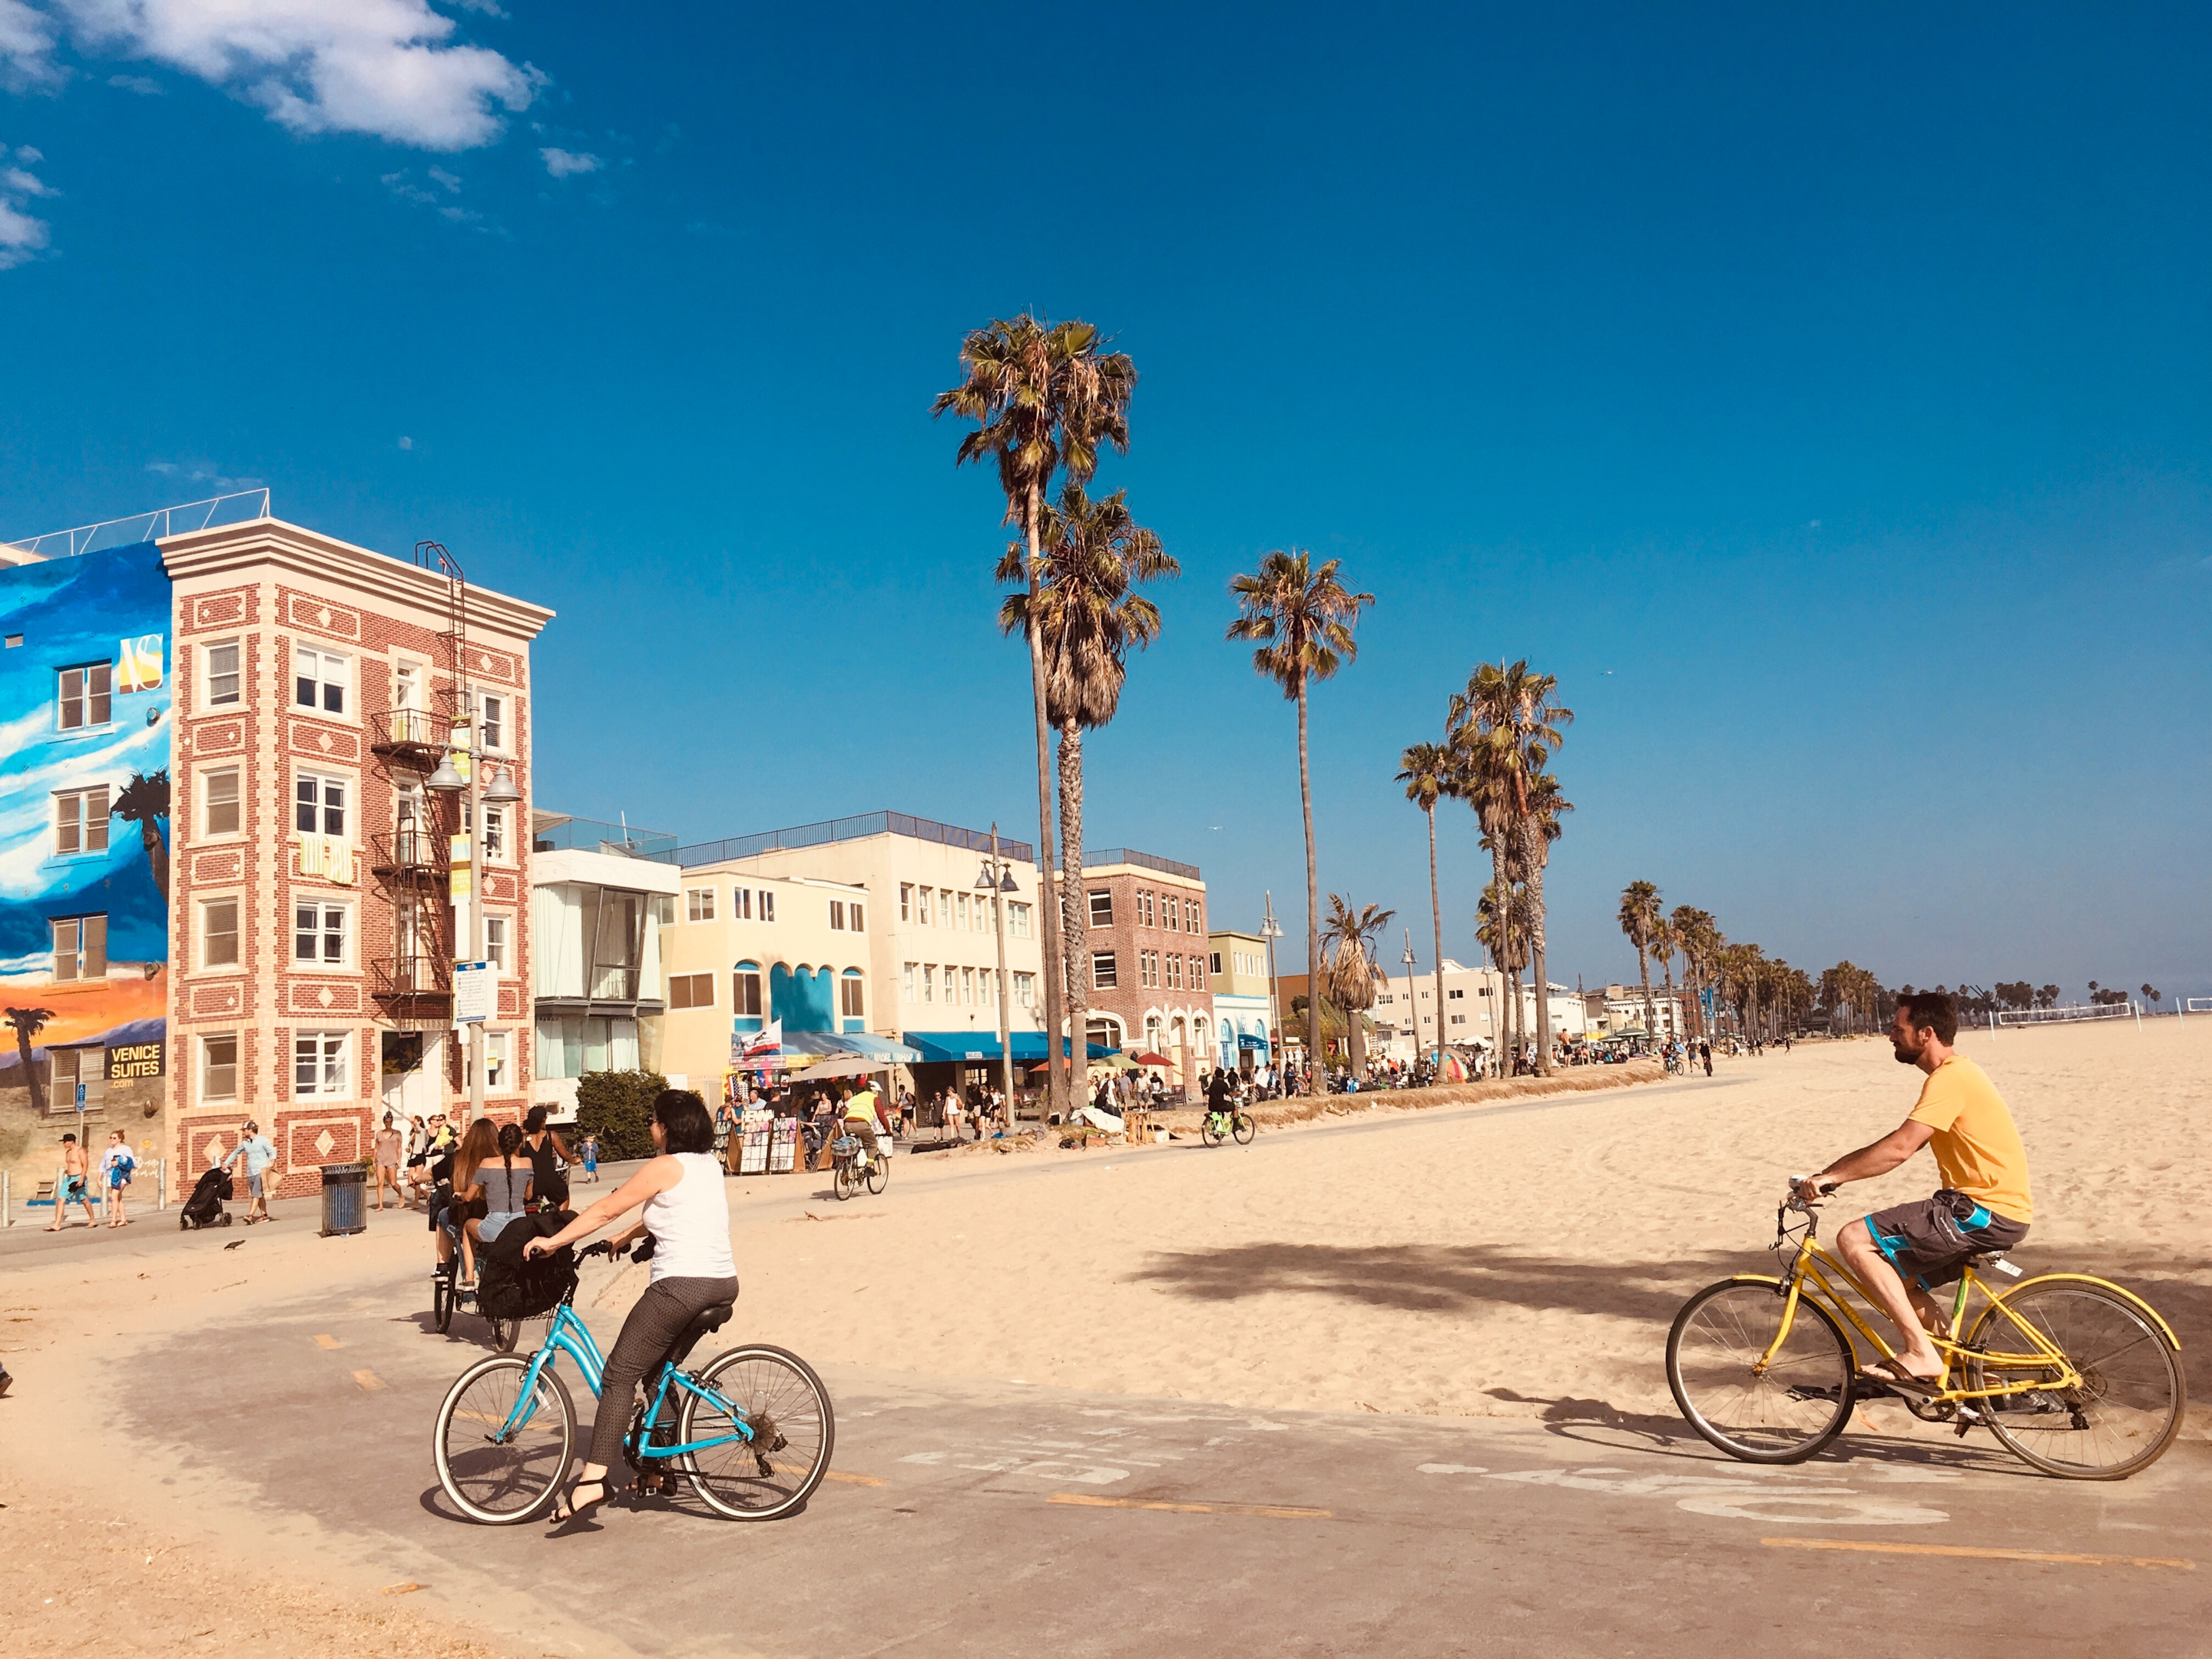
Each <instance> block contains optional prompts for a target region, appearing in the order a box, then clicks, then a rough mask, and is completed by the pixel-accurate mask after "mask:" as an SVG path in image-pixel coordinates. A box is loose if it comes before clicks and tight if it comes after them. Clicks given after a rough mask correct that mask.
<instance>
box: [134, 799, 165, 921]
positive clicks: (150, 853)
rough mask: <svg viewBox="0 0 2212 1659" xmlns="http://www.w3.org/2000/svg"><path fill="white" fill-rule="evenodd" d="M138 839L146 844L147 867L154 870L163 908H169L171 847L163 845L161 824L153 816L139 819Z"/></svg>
mask: <svg viewBox="0 0 2212 1659" xmlns="http://www.w3.org/2000/svg"><path fill="white" fill-rule="evenodd" d="M138 839H139V840H140V841H142V842H144V843H145V844H146V867H147V868H148V869H149V870H150V871H152V872H154V889H155V891H156V892H158V893H160V894H161V908H163V909H164V910H166V909H167V908H169V849H168V848H166V847H164V846H162V845H161V824H160V823H158V822H157V821H155V819H153V818H141V819H139V820H138Z"/></svg>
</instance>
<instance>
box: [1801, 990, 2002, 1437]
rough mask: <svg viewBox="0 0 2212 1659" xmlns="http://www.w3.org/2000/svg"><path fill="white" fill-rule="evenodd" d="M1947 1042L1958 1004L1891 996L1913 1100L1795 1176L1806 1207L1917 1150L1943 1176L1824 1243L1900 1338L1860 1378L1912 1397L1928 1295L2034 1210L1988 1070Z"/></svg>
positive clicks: (1932, 1309)
mask: <svg viewBox="0 0 2212 1659" xmlns="http://www.w3.org/2000/svg"><path fill="white" fill-rule="evenodd" d="M1958 1035H1959V1005H1958V1003H1957V1002H1956V1001H1955V1000H1954V999H1952V998H1951V997H1949V996H1947V995H1945V994H1942V993H1941V992H1936V991H1919V992H1916V993H1914V994H1912V995H1911V996H1909V997H1899V999H1898V1000H1897V1017H1896V1018H1895V1020H1894V1021H1893V1022H1892V1024H1891V1025H1890V1030H1889V1042H1890V1048H1891V1049H1892V1050H1893V1052H1894V1054H1895V1055H1896V1058H1897V1061H1898V1063H1899V1065H1901V1066H1918V1067H1919V1068H1920V1070H1921V1071H1922V1072H1923V1073H1925V1074H1926V1077H1927V1081H1926V1082H1924V1083H1923V1084H1922V1085H1920V1099H1919V1102H1918V1103H1917V1104H1916V1105H1915V1106H1914V1107H1913V1109H1912V1112H1911V1115H1910V1116H1909V1117H1907V1118H1906V1119H1905V1121H1904V1122H1902V1123H1900V1124H1899V1125H1898V1126H1897V1127H1895V1128H1894V1129H1893V1130H1891V1131H1890V1132H1889V1133H1887V1134H1886V1135H1884V1136H1883V1137H1882V1138H1881V1139H1880V1140H1877V1141H1875V1143H1874V1144H1873V1145H1872V1146H1862V1147H1861V1148H1859V1150H1858V1151H1857V1152H1852V1153H1850V1155H1849V1156H1847V1157H1844V1158H1838V1159H1837V1160H1836V1161H1835V1162H1834V1163H1833V1164H1830V1165H1829V1166H1828V1167H1827V1168H1826V1169H1825V1170H1821V1171H1820V1174H1818V1175H1816V1176H1808V1177H1807V1178H1805V1179H1803V1180H1801V1181H1800V1182H1798V1183H1797V1189H1796V1190H1797V1196H1798V1197H1800V1198H1802V1199H1807V1200H1810V1199H1812V1198H1814V1197H1817V1196H1818V1195H1819V1194H1820V1192H1821V1191H1822V1189H1824V1188H1828V1187H1832V1186H1841V1185H1842V1184H1843V1183H1844V1182H1846V1181H1865V1180H1869V1179H1870V1178H1871V1177H1873V1176H1878V1175H1887V1173H1888V1172H1889V1171H1890V1170H1894V1169H1895V1168H1897V1166H1898V1165H1899V1164H1902V1163H1904V1162H1905V1160H1906V1159H1907V1158H1911V1156H1912V1155H1913V1154H1914V1153H1915V1152H1918V1151H1919V1150H1920V1149H1921V1148H1922V1147H1923V1146H1930V1147H1931V1148H1932V1150H1933V1151H1934V1152H1935V1154H1936V1171H1937V1173H1938V1174H1940V1175H1941V1176H1942V1179H1943V1186H1942V1190H1941V1191H1939V1192H1938V1193H1937V1194H1936V1196H1935V1197H1933V1198H1924V1199H1921V1200H1917V1201H1916V1202H1913V1203H1911V1204H1899V1205H1898V1206H1895V1207H1894V1208H1893V1209H1887V1210H1876V1211H1875V1212H1874V1213H1873V1214H1872V1215H1869V1216H1866V1217H1863V1218H1861V1219H1859V1220H1857V1221H1854V1222H1852V1223H1851V1224H1850V1225H1849V1226H1847V1227H1845V1228H1844V1230H1843V1231H1842V1232H1841V1233H1839V1234H1838V1235H1837V1237H1836V1249H1837V1251H1838V1254H1839V1255H1842V1257H1843V1258H1844V1262H1845V1264H1846V1265H1848V1266H1849V1267H1850V1270H1851V1271H1852V1272H1853V1273H1857V1275H1858V1278H1859V1282H1860V1283H1861V1284H1863V1285H1865V1286H1866V1287H1867V1289H1868V1290H1869V1291H1872V1292H1873V1293H1874V1299H1875V1301H1876V1302H1877V1303H1879V1304H1881V1310H1882V1311H1883V1312H1884V1313H1886V1314H1887V1315H1888V1316H1889V1318H1890V1322H1891V1323H1893V1324H1894V1325H1895V1326H1896V1327H1897V1328H1898V1331H1899V1334H1901V1335H1902V1337H1903V1338H1904V1341H1903V1343H1902V1345H1901V1346H1900V1348H1899V1354H1898V1358H1896V1359H1895V1360H1894V1361H1884V1362H1881V1363H1879V1364H1875V1365H1872V1366H1869V1367H1868V1374H1869V1376H1875V1377H1877V1378H1879V1379H1880V1380H1881V1381H1882V1382H1885V1383H1891V1384H1893V1385H1897V1386H1899V1387H1903V1388H1905V1389H1917V1391H1919V1392H1923V1393H1924V1392H1926V1391H1927V1390H1928V1389H1931V1388H1934V1387H1936V1386H1938V1385H1939V1384H1940V1383H1941V1381H1942V1376H1943V1356H1942V1354H1941V1353H1939V1352H1937V1351H1936V1345H1935V1344H1934V1343H1932V1342H1930V1341H1929V1340H1928V1333H1929V1331H1930V1330H1936V1329H1941V1328H1942V1324H1943V1322H1944V1320H1945V1318H1946V1317H1947V1316H1946V1315H1945V1313H1944V1310H1942V1308H1941V1307H1940V1306H1939V1305H1938V1304H1936V1300H1935V1298H1934V1297H1931V1296H1930V1295H1929V1294H1928V1293H1929V1291H1934V1290H1936V1289H1937V1288H1939V1287H1940V1286H1942V1285H1948V1284H1950V1283H1951V1282H1952V1281H1954V1279H1957V1278H1958V1277H1959V1274H1960V1271H1961V1269H1963V1268H1964V1267H1965V1266H1966V1262H1967V1261H1968V1260H1969V1259H1971V1258H1972V1257H1973V1256H1975V1255H1979V1254H1981V1253H1983V1252H1984V1251H1987V1252H1990V1253H1991V1254H1997V1253H2001V1252H2002V1251H2005V1250H2008V1249H2013V1248H2014V1247H2015V1246H2016V1245H2017V1244H2018V1243H2020V1242H2021V1240H2022V1239H2023V1238H2025V1237H2027V1224H2028V1222H2029V1220H2030V1219H2031V1218H2033V1213H2034V1211H2033V1206H2032V1205H2030V1203H2029V1202H2028V1192H2027V1149H2026V1148H2025V1147H2023V1146H2021V1139H2020V1131H2019V1130H2018V1129H2016V1128H2015V1127H2013V1121H2012V1114H2011V1113H2010V1112H2009V1111H2008V1110H2006V1109H2005V1103H2004V1102H2003V1100H2002V1098H2000V1097H1999V1096H1998V1094H1997V1091H1996V1085H1995V1084H1993V1083H1991V1082H1990V1079H1989V1076H1988V1074H1987V1073H1984V1071H1983V1070H1982V1068H1981V1067H1980V1066H1977V1065H1975V1064H1974V1062H1973V1061H1972V1060H1968V1059H1967V1058H1966V1056H1965V1055H1964V1054H1960V1053H1959V1052H1958V1051H1957V1050H1956V1049H1954V1048H1952V1046H1951V1044H1952V1043H1953V1042H1954V1041H1955V1040H1956V1039H1957V1037H1958Z"/></svg>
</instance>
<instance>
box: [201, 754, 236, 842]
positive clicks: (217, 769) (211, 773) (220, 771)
mask: <svg viewBox="0 0 2212 1659" xmlns="http://www.w3.org/2000/svg"><path fill="white" fill-rule="evenodd" d="M217 778H228V779H229V780H230V781H231V792H230V808H231V811H232V812H233V813H234V815H235V816H236V817H237V819H238V822H237V823H234V824H233V825H232V826H231V827H230V828H229V829H216V827H215V819H214V814H215V807H216V799H215V781H216V779H217ZM199 806H200V811H199V818H200V834H199V838H200V839H201V840H202V841H235V840H237V839H238V838H239V837H240V836H243V835H244V834H245V833H246V768H245V766H244V765H243V764H241V763H239V762H236V761H233V762H232V763H229V764H228V765H227V766H210V767H208V768H207V769H205V770H204V771H202V772H201V773H200V775H199Z"/></svg>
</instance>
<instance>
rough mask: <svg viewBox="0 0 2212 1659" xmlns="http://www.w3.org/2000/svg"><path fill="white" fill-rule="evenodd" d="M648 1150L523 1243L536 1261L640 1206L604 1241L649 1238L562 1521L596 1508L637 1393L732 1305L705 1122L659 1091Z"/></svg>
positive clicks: (724, 1202)
mask: <svg viewBox="0 0 2212 1659" xmlns="http://www.w3.org/2000/svg"><path fill="white" fill-rule="evenodd" d="M653 1146H655V1147H657V1148H658V1149H659V1152H660V1156H659V1157H658V1158H653V1159H652V1160H651V1161H650V1162H648V1163H647V1164H646V1165H645V1166H644V1167H643V1168H642V1169H641V1170H638V1172H637V1173H636V1174H635V1175H634V1176H631V1177H630V1178H629V1180H628V1181H625V1182H623V1184H622V1185H621V1186H619V1187H617V1188H615V1189H614V1191H612V1192H611V1193H609V1194H607V1195H606V1196H605V1198H603V1199H601V1200H599V1202H598V1203H596V1204H594V1205H592V1206H591V1208H589V1209H587V1210H586V1211H585V1212H583V1214H581V1215H580V1216H578V1217H577V1218H575V1219H574V1221H572V1222H570V1223H569V1224H568V1225H567V1226H565V1227H563V1228H562V1230H561V1231H559V1232H557V1233H556V1234H554V1235H553V1236H552V1237H550V1238H533V1239H532V1240H531V1241H530V1243H528V1244H526V1245H525V1246H524V1247H523V1253H524V1254H525V1255H545V1254H546V1253H547V1252H549V1251H552V1250H557V1249H560V1248H561V1247H562V1245H564V1244H573V1243H576V1242H577V1241H578V1240H580V1239H582V1238H585V1237H588V1236H589V1235H591V1234H592V1233H595V1232H597V1231H599V1229H600V1228H602V1227H604V1226H606V1225H608V1224H609V1223H611V1222H613V1221H617V1220H619V1219H620V1218H622V1217H623V1216H625V1215H628V1214H629V1212H631V1211H632V1210H635V1209H636V1208H637V1207H638V1206H640V1205H642V1206H644V1213H643V1215H642V1216H641V1218H639V1219H638V1220H637V1221H636V1222H635V1223H633V1224H632V1225H629V1226H628V1227H626V1228H623V1230H622V1231H619V1232H617V1233H613V1234H611V1235H609V1237H608V1239H607V1243H610V1244H611V1245H613V1246H615V1247H616V1248H617V1249H619V1248H621V1247H622V1246H623V1245H624V1244H627V1243H629V1242H630V1240H632V1239H634V1238H635V1237H637V1236H638V1235H639V1234H640V1233H646V1232H649V1233H651V1234H652V1235H653V1278H652V1281H651V1282H650V1283H649V1284H647V1286H646V1288H645V1294H644V1295H643V1296H641V1297H639V1298H638V1301H637V1305H636V1306H635V1307H634V1308H632V1309H631V1310H629V1317H628V1318H627V1319H625V1320H623V1328H622V1334H621V1335H620V1336H619V1337H617V1338H616V1339H615V1345H614V1346H613V1348H612V1349H611V1350H610V1351H609V1352H608V1354H607V1364H606V1370H605V1373H604V1374H603V1376H601V1378H600V1384H599V1413H598V1415H597V1416H596V1417H595V1418H594V1419H592V1449H591V1455H590V1456H589V1457H588V1459H587V1460H586V1462H585V1464H584V1466H583V1468H581V1469H580V1470H579V1471H578V1473H577V1476H576V1484H575V1485H574V1486H572V1487H571V1488H569V1492H568V1502H567V1503H566V1504H563V1505H562V1507H561V1508H560V1509H559V1510H557V1511H556V1518H558V1519H562V1520H566V1519H568V1518H569V1517H570V1516H574V1515H575V1514H577V1513H579V1512H580V1511H581V1510H588V1509H590V1508H592V1506H593V1505H595V1504H599V1503H600V1502H602V1501H604V1500H605V1498H606V1495H607V1486H606V1474H607V1468H608V1466H609V1465H610V1464H611V1463H613V1462H616V1461H617V1459H618V1458H620V1457H621V1455H622V1441H623V1433H624V1431H627V1430H628V1428H629V1419H630V1413H631V1411H632V1409H633V1407H634V1406H635V1396H636V1394H637V1385H638V1384H639V1383H641V1381H643V1380H644V1377H645V1376H646V1374H647V1372H648V1371H649V1370H652V1369H653V1366H655V1365H657V1364H659V1363H660V1358H661V1356H662V1355H663V1354H665V1353H666V1352H668V1350H669V1347H670V1346H671V1344H672V1343H674V1341H675V1340H676V1339H677V1337H678V1334H680V1333H681V1332H682V1331H683V1329H684V1327H685V1326H686V1325H689V1324H690V1322H691V1321H692V1320H693V1318H694V1317H696V1316H697V1315H698V1314H700V1313H702V1311H704V1310H707V1309H708V1308H713V1307H718V1306H721V1305H724V1304H729V1303H732V1302H735V1301H736V1300H737V1299H738V1268H737V1263H736V1261H734V1260H733V1259H732V1256H731V1254H730V1199H729V1194H728V1192H727V1190H726V1188H724V1187H723V1185H722V1168H721V1165H720V1164H717V1163H716V1162H715V1161H714V1119H713V1118H711V1117H709V1116H708V1115H707V1103H705V1102H704V1101H702V1100H701V1099H700V1098H699V1097H698V1096H697V1095H696V1094H695V1093H693V1092H692V1091H690V1090H689V1089H664V1090H663V1091H661V1093H660V1095H659V1098H657V1099H656V1100H655V1101H654V1102H653Z"/></svg>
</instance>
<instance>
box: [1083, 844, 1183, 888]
mask: <svg viewBox="0 0 2212 1659" xmlns="http://www.w3.org/2000/svg"><path fill="white" fill-rule="evenodd" d="M1109 864H1133V865H1135V866H1138V867H1139V869H1144V870H1158V872H1160V873H1161V874H1162V875H1167V876H1181V877H1182V878H1183V879H1184V880H1185V881H1199V880H1201V879H1203V878H1201V877H1200V875H1199V873H1198V866H1196V865H1194V864H1178V863H1176V861H1175V860H1173V859H1164V858H1158V857H1155V856H1154V855H1153V854H1150V853H1139V852H1138V851H1137V850H1136V849H1135V848H1129V847H1099V848H1090V847H1086V848H1084V849H1083V867H1084V868H1085V869H1086V870H1096V869H1098V868H1100V867H1102V866H1105V865H1109Z"/></svg>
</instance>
